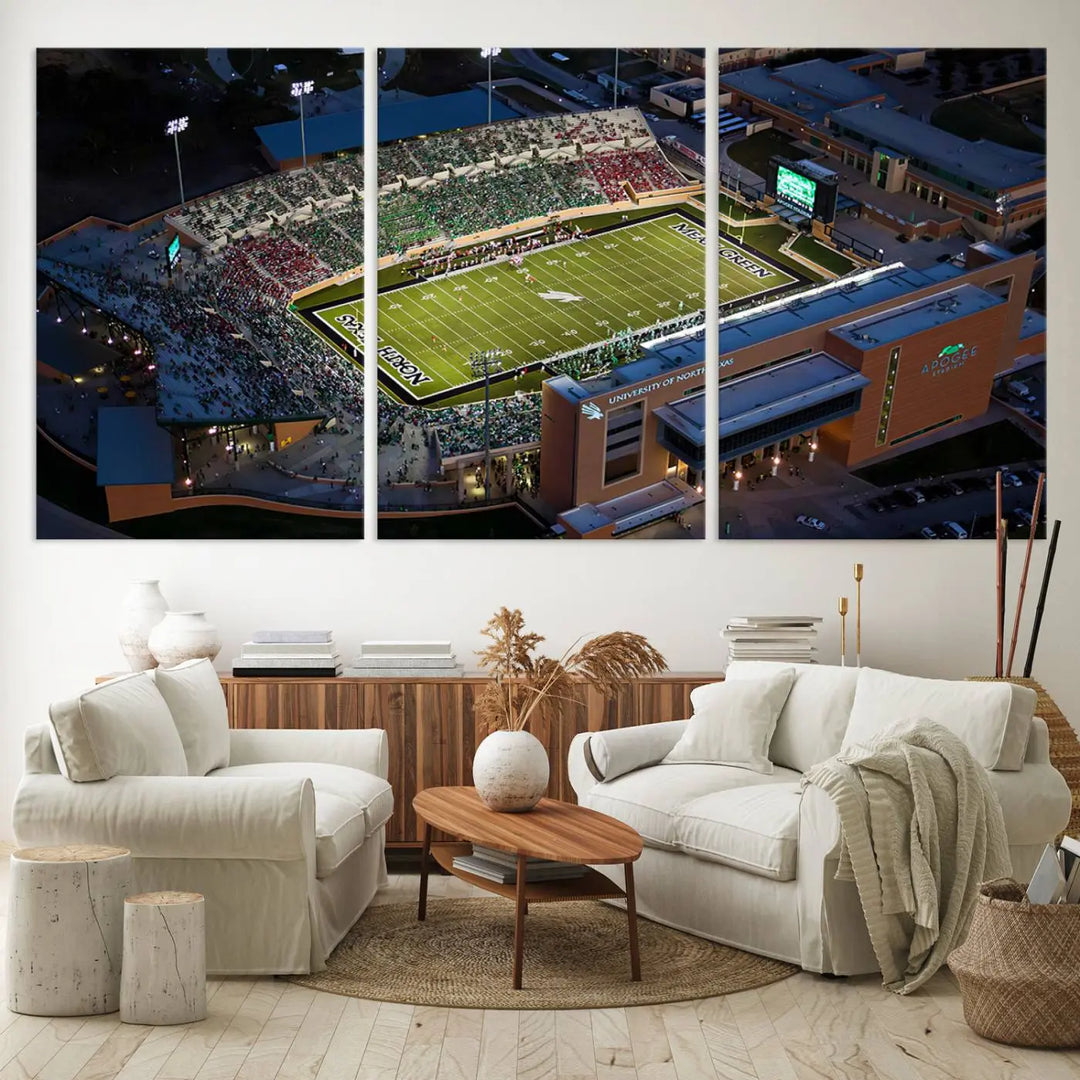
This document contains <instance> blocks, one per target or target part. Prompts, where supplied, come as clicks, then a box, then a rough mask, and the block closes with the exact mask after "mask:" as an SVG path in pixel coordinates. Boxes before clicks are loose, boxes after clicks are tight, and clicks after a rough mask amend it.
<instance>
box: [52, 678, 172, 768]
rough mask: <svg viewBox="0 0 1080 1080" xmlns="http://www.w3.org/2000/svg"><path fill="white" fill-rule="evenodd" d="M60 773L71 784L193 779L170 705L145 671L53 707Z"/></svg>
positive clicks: (112, 680) (96, 687) (55, 741)
mask: <svg viewBox="0 0 1080 1080" xmlns="http://www.w3.org/2000/svg"><path fill="white" fill-rule="evenodd" d="M49 720H50V722H51V724H52V735H53V745H54V749H55V751H56V758H57V762H58V764H59V765H60V771H61V772H62V773H63V774H64V775H65V776H66V777H67V778H68V779H69V780H76V781H84V780H108V779H109V778H110V777H113V776H187V771H188V770H187V758H186V757H185V756H184V744H183V743H182V742H181V741H180V736H179V734H178V733H177V731H176V725H175V724H174V723H173V719H172V714H171V713H170V712H169V706H168V705H166V704H165V699H164V698H163V697H162V696H161V694H160V692H159V691H158V688H157V687H156V686H155V685H154V682H153V680H152V679H151V678H150V677H149V676H148V675H147V674H146V673H145V672H142V671H139V672H135V673H133V674H131V675H121V676H120V677H119V678H116V679H110V680H109V681H108V682H104V683H101V684H100V685H99V686H94V687H92V688H91V689H89V690H84V691H83V692H82V693H81V694H79V696H78V697H75V698H71V699H70V700H68V701H58V702H55V703H54V704H52V705H50V706H49Z"/></svg>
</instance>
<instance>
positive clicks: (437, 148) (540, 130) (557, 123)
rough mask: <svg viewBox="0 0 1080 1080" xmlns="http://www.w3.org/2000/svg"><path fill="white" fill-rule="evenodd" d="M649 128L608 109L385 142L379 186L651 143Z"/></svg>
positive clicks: (633, 115) (637, 117) (636, 115)
mask: <svg viewBox="0 0 1080 1080" xmlns="http://www.w3.org/2000/svg"><path fill="white" fill-rule="evenodd" d="M648 136H649V129H648V127H647V126H646V125H645V121H644V119H643V118H642V116H641V113H640V112H638V110H637V109H604V110H598V111H596V112H584V113H566V114H563V115H561V116H539V117H533V118H530V119H524V120H500V121H497V122H496V123H493V124H486V125H484V126H483V127H477V128H472V129H471V130H468V131H458V132H447V133H443V134H438V135H429V136H427V137H426V138H423V139H406V140H403V141H401V142H397V143H383V144H382V145H381V146H380V147H379V186H380V187H385V186H386V185H387V184H393V183H396V182H397V181H398V180H399V179H400V178H401V177H403V176H404V177H405V178H406V179H408V180H411V179H414V178H416V177H420V176H431V175H432V174H433V173H437V172H442V171H444V170H445V169H446V168H447V166H450V167H452V168H455V169H462V168H465V167H466V166H468V165H474V164H476V163H478V162H482V161H491V160H492V159H493V158H504V157H510V156H513V155H515V154H523V153H526V152H528V151H529V150H531V149H532V148H533V147H536V148H537V149H538V150H550V149H553V148H559V147H565V146H572V145H573V144H575V143H581V144H582V145H583V146H591V145H593V144H595V143H605V142H607V143H610V142H615V141H618V140H622V141H625V140H627V139H644V138H648Z"/></svg>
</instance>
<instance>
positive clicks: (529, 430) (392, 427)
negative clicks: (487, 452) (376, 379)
mask: <svg viewBox="0 0 1080 1080" xmlns="http://www.w3.org/2000/svg"><path fill="white" fill-rule="evenodd" d="M405 425H415V426H416V427H420V428H423V429H425V430H426V431H428V432H430V433H432V434H434V435H435V436H437V437H438V440H439V452H440V454H441V455H442V457H444V458H446V457H457V456H459V455H461V454H475V453H478V452H479V451H481V450H483V449H484V405H483V402H479V403H476V404H469V405H454V406H451V407H449V408H446V409H421V408H419V407H416V406H408V405H397V404H394V403H391V402H389V401H387V402H380V404H379V445H380V446H386V445H389V444H390V443H393V442H394V441H396V439H397V438H398V437H399V435H400V433H401V431H402V430H403V428H404V426H405ZM539 441H540V395H539V394H528V395H522V396H521V397H518V396H516V395H515V396H513V397H502V398H492V401H491V445H492V447H494V448H500V447H507V446H520V445H522V444H523V443H533V442H539Z"/></svg>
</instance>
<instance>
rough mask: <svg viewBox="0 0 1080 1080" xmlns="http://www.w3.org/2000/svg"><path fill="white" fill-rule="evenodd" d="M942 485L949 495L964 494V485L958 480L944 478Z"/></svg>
mask: <svg viewBox="0 0 1080 1080" xmlns="http://www.w3.org/2000/svg"><path fill="white" fill-rule="evenodd" d="M942 487H944V488H945V489H946V490H947V491H948V492H949V494H950V495H963V494H964V485H963V484H961V483H960V481H959V480H946V481H945V483H944V484H942Z"/></svg>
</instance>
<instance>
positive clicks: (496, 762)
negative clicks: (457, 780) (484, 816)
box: [472, 731, 550, 813]
mask: <svg viewBox="0 0 1080 1080" xmlns="http://www.w3.org/2000/svg"><path fill="white" fill-rule="evenodd" d="M549 772H550V768H549V766H548V757H547V751H546V750H545V749H544V744H543V743H542V742H541V741H540V740H539V739H538V738H537V737H536V736H535V735H530V734H529V732H527V731H493V732H492V733H491V734H490V735H489V736H488V737H487V738H486V739H484V741H483V742H481V743H480V745H479V746H478V747H477V748H476V753H475V754H474V755H473V765H472V774H473V784H475V785H476V792H477V794H478V795H479V796H480V798H481V799H482V800H483V802H484V805H485V806H487V807H489V808H490V809H491V810H500V811H508V812H510V813H520V812H521V811H523V810H531V809H532V808H533V807H534V806H535V805H536V804H537V803H538V802H539V801H540V800H541V799H542V798H543V797H544V793H545V792H546V791H547V785H548V775H549Z"/></svg>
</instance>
